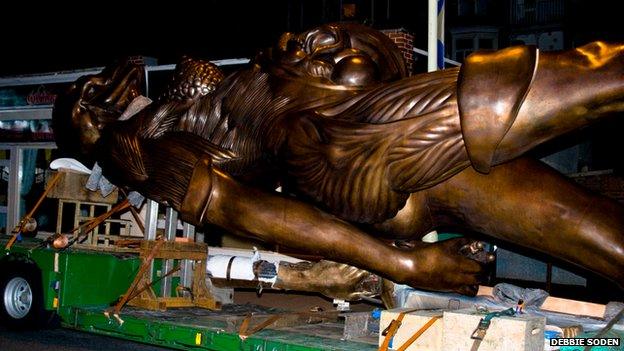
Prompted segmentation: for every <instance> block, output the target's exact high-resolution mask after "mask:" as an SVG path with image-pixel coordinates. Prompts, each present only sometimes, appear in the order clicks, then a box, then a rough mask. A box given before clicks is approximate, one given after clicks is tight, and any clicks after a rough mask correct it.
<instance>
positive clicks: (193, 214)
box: [179, 157, 213, 225]
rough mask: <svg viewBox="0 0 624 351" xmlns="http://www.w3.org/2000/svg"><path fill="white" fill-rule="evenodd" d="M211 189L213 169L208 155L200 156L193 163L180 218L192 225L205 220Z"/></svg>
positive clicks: (199, 223)
mask: <svg viewBox="0 0 624 351" xmlns="http://www.w3.org/2000/svg"><path fill="white" fill-rule="evenodd" d="M212 191H213V169H212V162H211V160H210V158H209V157H204V158H201V159H200V160H199V161H197V163H196V164H195V168H194V169H193V175H192V176H191V180H190V182H189V186H188V189H187V191H186V194H185V196H184V199H183V201H182V204H181V206H180V211H179V212H180V219H182V220H183V221H185V222H187V223H191V224H194V225H201V224H202V223H203V222H204V220H205V218H204V217H205V214H206V210H207V208H208V205H209V204H210V198H211V195H212Z"/></svg>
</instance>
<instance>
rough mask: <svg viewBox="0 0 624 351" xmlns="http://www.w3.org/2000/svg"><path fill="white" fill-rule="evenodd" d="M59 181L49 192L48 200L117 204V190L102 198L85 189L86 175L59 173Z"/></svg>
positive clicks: (97, 192) (94, 192)
mask: <svg viewBox="0 0 624 351" xmlns="http://www.w3.org/2000/svg"><path fill="white" fill-rule="evenodd" d="M61 174H62V176H61V179H60V181H59V182H58V183H57V184H56V185H55V186H54V187H53V188H52V189H51V190H50V193H49V194H48V197H49V198H53V199H72V200H76V201H89V202H97V203H105V204H114V203H117V200H118V199H119V191H118V190H117V188H115V190H113V192H112V193H111V194H110V195H108V196H107V197H103V196H102V195H101V194H100V192H99V191H90V190H89V189H87V188H85V185H86V184H87V180H88V179H89V176H88V175H86V174H79V173H71V172H61Z"/></svg>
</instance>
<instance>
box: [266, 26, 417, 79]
mask: <svg viewBox="0 0 624 351" xmlns="http://www.w3.org/2000/svg"><path fill="white" fill-rule="evenodd" d="M401 60H402V58H401V54H400V52H399V51H398V49H397V48H396V47H395V46H394V44H393V43H392V42H391V41H390V40H389V39H388V38H386V37H385V36H384V35H383V34H381V33H379V32H376V31H374V30H372V29H370V28H367V27H364V26H357V25H345V24H327V25H323V26H320V27H318V28H315V29H312V30H310V31H307V32H304V33H301V34H293V33H285V34H283V35H282V37H281V38H280V40H279V42H278V45H277V47H276V48H275V49H274V51H273V53H272V61H273V63H274V64H277V66H278V67H279V68H280V69H281V71H280V72H281V73H282V74H283V75H289V76H290V77H294V78H302V79H308V80H309V81H311V82H315V81H316V82H319V83H322V84H327V85H333V86H342V87H346V88H358V87H369V86H372V85H375V84H377V83H379V82H381V81H387V80H390V79H397V78H401V77H402V76H404V75H405V71H404V67H397V66H401V65H403V62H402V61H401ZM399 61H400V63H399ZM401 68H402V69H403V70H401Z"/></svg>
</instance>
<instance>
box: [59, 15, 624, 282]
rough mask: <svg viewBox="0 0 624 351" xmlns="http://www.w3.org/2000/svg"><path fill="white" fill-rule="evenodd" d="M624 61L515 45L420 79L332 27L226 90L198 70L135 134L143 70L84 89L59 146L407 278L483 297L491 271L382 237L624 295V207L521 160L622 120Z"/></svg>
mask: <svg viewBox="0 0 624 351" xmlns="http://www.w3.org/2000/svg"><path fill="white" fill-rule="evenodd" d="M623 48H624V47H623V46H620V45H609V44H605V43H601V42H596V43H591V44H589V45H586V46H583V47H581V48H578V49H575V50H571V51H566V52H555V53H540V52H538V51H537V50H536V49H535V48H532V47H513V48H509V49H504V50H501V51H497V52H493V53H492V52H491V53H476V54H473V55H472V56H470V57H469V59H467V62H466V63H465V64H464V65H463V66H462V67H461V68H451V69H447V70H443V71H438V72H432V73H427V74H420V75H415V76H411V77H407V75H406V70H405V67H404V64H403V62H402V58H401V56H400V53H399V51H398V49H397V48H396V47H395V46H394V45H393V44H392V43H391V42H390V41H389V39H387V38H386V37H385V36H384V35H383V34H381V33H379V32H377V31H374V30H372V29H369V28H367V27H364V26H359V25H351V24H331V25H324V26H321V27H319V28H315V29H313V30H310V31H308V32H305V33H302V34H292V33H286V34H284V35H283V36H282V37H281V38H280V39H279V40H278V42H277V44H276V45H275V46H274V47H272V48H269V49H267V50H265V51H263V52H262V53H260V54H259V55H258V56H257V57H256V58H255V60H254V61H253V63H252V64H251V65H250V66H249V67H246V68H244V69H242V70H240V71H238V72H235V73H233V74H231V75H229V76H228V77H223V75H222V74H221V73H220V72H219V70H218V68H217V67H215V66H214V65H212V64H210V63H209V62H205V61H200V60H192V59H185V60H183V62H182V63H181V64H180V65H178V68H177V69H176V73H175V76H174V79H173V80H172V83H171V87H170V89H169V91H167V92H166V93H165V94H163V95H162V96H161V97H160V98H159V99H158V100H157V101H155V102H154V103H152V104H151V105H150V106H148V107H147V108H145V109H143V110H142V111H140V112H139V113H138V114H137V115H135V116H133V117H131V118H130V119H128V120H118V119H117V118H115V117H116V116H119V115H121V111H123V110H124V108H125V107H127V106H128V104H129V103H130V101H131V100H132V98H133V97H135V96H137V95H139V94H140V86H141V85H140V84H141V81H142V78H141V68H140V67H135V66H132V65H131V64H128V63H123V62H122V63H120V64H117V65H116V66H113V67H111V68H109V69H107V70H105V71H104V72H102V73H101V74H99V75H95V76H88V77H83V78H81V79H80V80H79V81H77V82H76V84H75V85H74V87H73V90H71V91H70V92H68V94H67V95H65V96H62V97H59V99H58V100H57V103H56V105H55V110H54V123H55V124H54V131H55V133H56V135H57V142H58V144H59V147H60V148H61V150H66V151H68V152H70V153H73V154H74V155H75V156H77V158H79V159H81V160H96V161H97V162H98V163H99V164H100V165H101V166H102V168H103V170H104V174H105V175H106V176H107V177H108V178H109V179H110V180H111V181H112V182H113V183H115V184H117V185H119V186H122V187H127V188H131V189H134V190H137V191H139V192H141V193H143V194H144V195H145V196H147V197H149V198H152V199H154V200H156V201H159V202H161V203H164V204H167V205H170V206H173V207H174V208H175V209H176V210H178V211H180V216H181V218H182V219H183V220H185V221H187V222H189V223H192V224H195V225H200V226H201V225H204V224H208V223H210V224H214V225H217V226H220V227H223V228H225V229H227V230H229V231H230V232H233V233H237V234H240V235H245V236H252V237H256V238H259V239H262V240H265V241H269V242H274V243H279V244H280V245H283V246H287V247H291V248H295V249H298V250H301V251H304V252H307V253H310V254H314V255H320V256H322V257H324V258H326V259H328V260H333V261H336V262H342V263H346V264H350V265H353V266H356V267H359V268H362V269H365V270H368V271H371V272H374V273H377V274H379V275H381V276H383V277H386V278H388V279H391V280H393V281H395V282H399V283H406V284H409V285H412V286H414V287H418V288H424V289H432V290H440V291H456V292H460V293H463V294H473V293H475V291H476V286H477V284H478V283H479V276H480V274H481V273H482V272H483V266H482V264H481V263H480V262H477V261H475V260H473V259H471V258H469V257H467V256H465V255H464V254H462V252H463V251H462V250H461V249H462V248H463V247H465V245H467V244H470V243H471V242H472V240H471V239H455V240H449V241H444V242H439V243H433V244H427V243H420V242H416V243H415V244H413V245H412V246H410V247H407V248H406V247H396V246H392V245H389V244H387V242H386V241H384V240H385V239H388V238H391V239H402V240H411V239H418V238H420V237H422V236H423V235H424V234H426V233H428V232H429V231H431V230H433V229H435V228H437V227H440V226H454V227H457V228H462V229H466V230H468V231H473V232H480V233H482V234H484V235H486V236H489V237H492V238H494V239H496V240H502V241H506V242H510V243H513V244H517V245H521V246H524V247H527V248H529V249H531V250H535V251H539V252H542V253H545V254H548V255H551V256H553V257H555V258H557V259H560V260H563V261H567V262H569V263H571V264H575V265H578V266H580V267H582V268H585V269H588V270H591V271H593V272H596V273H598V274H600V275H602V276H604V277H606V278H608V279H610V280H612V281H614V282H615V283H617V284H618V285H619V286H620V287H622V286H624V235H623V232H624V209H623V207H622V206H621V205H619V204H617V203H615V202H613V201H611V200H609V199H607V198H603V197H601V196H597V195H595V194H591V193H589V192H587V191H585V190H583V189H581V188H579V187H577V186H576V185H574V184H572V183H571V182H570V181H569V180H567V179H566V178H564V177H563V176H561V175H559V174H557V173H556V172H555V171H553V170H552V169H549V168H548V167H546V166H544V165H543V164H541V163H540V162H538V161H535V160H531V159H527V158H524V157H523V155H524V154H525V153H526V152H527V151H529V150H531V149H532V148H534V147H535V146H537V145H539V144H541V143H543V142H545V141H547V140H550V139H552V138H555V137H558V136H560V135H562V134H564V133H566V132H569V131H572V130H575V129H578V128H580V127H583V126H586V125H588V124H589V123H592V122H594V121H597V120H600V119H601V118H603V117H605V116H608V115H611V114H613V113H614V112H619V111H622V110H623V109H624V62H623V60H624V55H623V53H622V49H623ZM277 186H282V188H283V190H284V191H283V192H282V193H277V192H275V191H274V189H275V188H276V187H277ZM382 239H384V240H382Z"/></svg>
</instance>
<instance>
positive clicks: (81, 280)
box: [0, 239, 377, 351]
mask: <svg viewBox="0 0 624 351" xmlns="http://www.w3.org/2000/svg"><path fill="white" fill-rule="evenodd" d="M6 242H7V240H5V239H0V245H1V248H2V249H0V267H1V268H0V294H1V295H0V297H3V299H2V300H0V302H3V303H2V304H1V306H0V317H1V318H2V321H3V322H5V323H8V324H11V325H10V326H16V327H27V326H30V325H37V324H40V323H42V322H45V320H46V319H48V318H49V316H50V315H51V314H52V313H54V314H56V315H58V317H59V319H60V321H61V325H62V326H63V327H65V328H70V329H76V330H81V331H86V332H90V333H96V334H103V335H108V336H113V337H117V338H122V339H127V340H132V341H136V342H141V343H146V344H152V345H157V346H162V347H169V348H172V349H178V350H250V351H251V350H253V351H264V350H271V351H282V350H283V351H312V350H344V351H351V350H353V351H356V350H357V351H365V350H376V349H377V347H376V345H373V344H370V343H364V342H355V341H346V340H341V339H340V337H341V335H342V329H341V326H342V324H339V323H333V324H332V323H328V324H327V325H326V326H325V329H324V330H325V331H324V332H322V333H320V334H319V332H318V330H319V326H318V325H317V326H315V330H316V332H315V333H314V334H315V335H312V334H313V333H310V332H308V331H307V330H306V328H307V327H306V326H301V327H300V328H289V329H288V330H267V329H264V330H261V331H259V332H257V333H254V334H253V335H251V336H249V337H247V338H245V339H242V338H240V337H239V335H238V333H236V332H232V331H231V329H232V328H231V327H230V328H228V325H227V322H226V321H224V320H223V318H219V317H220V316H222V313H223V312H216V311H208V310H202V309H188V308H186V309H170V310H168V311H165V312H148V311H144V310H140V309H135V308H131V307H126V308H124V309H123V310H122V312H121V314H120V319H121V320H122V321H123V322H121V321H119V320H117V319H115V318H109V317H107V316H106V315H105V314H104V310H105V309H106V308H108V307H109V306H110V305H111V304H113V303H114V302H115V301H117V300H118V299H119V297H120V296H122V295H123V294H124V293H125V292H126V290H127V289H128V287H129V286H130V284H131V282H132V280H133V279H134V277H135V275H136V272H137V271H138V268H139V266H140V264H141V260H140V259H139V257H138V255H136V254H130V253H117V252H105V251H96V250H85V249H72V248H70V249H67V250H63V251H57V250H53V249H50V248H46V247H43V246H42V245H41V243H42V242H41V241H40V240H37V239H25V240H24V241H22V242H20V243H17V244H15V245H14V246H13V247H12V248H11V249H9V250H5V249H4V247H5V245H6ZM24 282H27V283H28V284H27V285H24ZM29 292H30V295H29ZM29 296H30V297H29ZM227 309H228V306H227V305H226V306H224V310H227ZM16 317H17V318H16Z"/></svg>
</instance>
